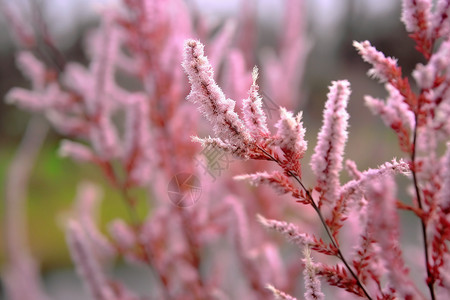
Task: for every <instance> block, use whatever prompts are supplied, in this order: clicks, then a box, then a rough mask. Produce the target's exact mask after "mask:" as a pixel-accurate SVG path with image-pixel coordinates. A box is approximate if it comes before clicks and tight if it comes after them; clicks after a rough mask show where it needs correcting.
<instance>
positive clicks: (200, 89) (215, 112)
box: [183, 40, 253, 153]
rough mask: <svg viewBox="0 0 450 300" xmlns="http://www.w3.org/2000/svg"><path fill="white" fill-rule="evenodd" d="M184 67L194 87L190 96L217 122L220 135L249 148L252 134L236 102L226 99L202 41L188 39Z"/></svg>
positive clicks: (211, 120)
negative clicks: (236, 107)
mask: <svg viewBox="0 0 450 300" xmlns="http://www.w3.org/2000/svg"><path fill="white" fill-rule="evenodd" d="M183 68H184V70H185V72H186V74H187V75H188V77H189V82H190V84H191V91H190V93H189V95H188V96H187V99H188V100H189V101H191V102H193V103H196V104H199V105H200V110H201V112H202V113H203V115H204V116H205V117H206V118H207V119H208V120H209V121H210V122H211V123H212V124H213V130H214V132H215V134H216V136H217V137H219V138H220V139H222V140H223V141H224V142H226V143H230V144H232V145H233V146H235V147H237V149H240V150H241V152H243V153H245V152H246V149H245V148H246V145H248V144H250V143H251V142H252V140H253V139H252V137H251V135H250V133H249V131H248V130H247V128H246V127H245V126H244V123H243V122H242V121H241V120H240V119H239V116H238V115H237V114H236V112H234V107H235V104H236V103H235V102H234V101H233V100H231V99H226V98H225V95H224V93H223V92H222V90H221V89H220V87H219V86H218V85H217V84H216V82H215V81H214V72H213V70H212V67H211V64H210V63H209V62H208V59H207V57H206V56H205V55H204V51H203V45H202V44H201V43H200V42H199V41H195V40H188V41H186V43H185V51H184V60H183Z"/></svg>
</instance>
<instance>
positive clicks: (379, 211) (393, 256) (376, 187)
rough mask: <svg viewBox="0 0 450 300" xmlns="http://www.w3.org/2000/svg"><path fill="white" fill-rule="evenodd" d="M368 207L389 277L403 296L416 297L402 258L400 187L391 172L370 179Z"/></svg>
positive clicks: (402, 297) (374, 233)
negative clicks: (400, 242) (396, 184)
mask: <svg viewBox="0 0 450 300" xmlns="http://www.w3.org/2000/svg"><path fill="white" fill-rule="evenodd" d="M366 185H367V192H366V195H367V200H368V203H369V207H368V209H369V210H370V212H371V214H370V215H371V217H370V218H369V220H368V222H369V223H368V225H367V226H368V228H370V229H369V230H370V231H371V232H373V236H374V239H375V241H376V242H377V243H378V244H379V246H380V247H381V249H383V251H381V252H380V256H381V258H382V259H383V261H384V263H385V266H386V267H387V268H386V270H387V272H388V274H387V276H388V280H389V281H390V284H391V285H392V286H393V287H394V288H395V290H396V291H397V293H398V296H400V298H401V299H415V295H419V294H420V293H418V291H417V289H416V287H415V285H414V283H413V282H412V281H411V279H410V278H409V275H408V274H409V270H408V268H407V267H406V265H405V262H404V261H403V258H402V251H401V248H400V244H399V236H400V233H399V217H398V214H397V208H396V195H395V194H396V189H395V183H394V180H393V178H392V177H391V176H383V177H381V178H377V179H376V180H372V181H370V182H367V184H366Z"/></svg>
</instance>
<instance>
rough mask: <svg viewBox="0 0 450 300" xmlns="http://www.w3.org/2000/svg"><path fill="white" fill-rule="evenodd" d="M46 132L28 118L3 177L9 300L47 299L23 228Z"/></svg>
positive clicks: (43, 125) (43, 126) (37, 121)
mask: <svg viewBox="0 0 450 300" xmlns="http://www.w3.org/2000/svg"><path fill="white" fill-rule="evenodd" d="M47 131H48V125H47V123H46V122H45V121H43V120H42V119H41V118H40V117H38V116H34V117H32V118H31V120H30V121H29V123H28V127H27V130H26V133H25V135H24V136H23V138H22V141H21V143H20V145H19V148H18V149H17V152H16V154H15V156H14V158H13V159H12V161H11V164H10V166H9V169H8V172H7V176H6V181H5V198H4V199H5V202H4V207H5V209H4V214H5V215H4V225H3V228H4V237H5V255H6V267H5V270H4V271H3V274H2V277H3V279H4V281H5V288H6V292H7V295H8V299H11V300H21V299H29V300H46V299H49V298H48V296H47V295H46V294H45V292H44V291H43V289H42V287H41V284H40V282H39V274H38V267H37V263H36V261H35V259H34V257H33V256H32V254H31V252H30V250H29V247H28V240H27V228H26V227H27V221H26V200H27V190H28V189H27V187H28V181H29V178H30V174H31V171H32V168H33V166H34V163H35V160H36V157H37V155H38V153H39V150H40V149H41V146H42V144H43V142H44V140H45V137H46V134H47Z"/></svg>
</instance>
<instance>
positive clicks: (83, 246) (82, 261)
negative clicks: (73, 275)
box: [67, 221, 116, 300]
mask: <svg viewBox="0 0 450 300" xmlns="http://www.w3.org/2000/svg"><path fill="white" fill-rule="evenodd" d="M67 243H68V245H69V249H70V253H71V255H72V259H73V261H74V262H75V266H76V268H77V271H78V272H79V274H80V276H81V278H83V280H84V283H85V284H86V285H87V286H88V288H89V290H90V292H91V294H92V296H93V298H94V299H95V300H114V299H116V297H114V293H113V290H112V289H111V288H110V287H109V286H108V282H107V279H106V277H105V275H104V274H103V271H102V270H101V267H100V265H99V263H98V261H97V259H96V258H95V255H94V253H93V252H92V249H91V245H90V244H89V241H88V238H87V236H86V234H85V232H84V230H83V228H82V227H81V225H80V224H79V223H78V222H76V221H70V222H69V224H68V226H67Z"/></svg>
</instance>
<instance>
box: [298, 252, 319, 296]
mask: <svg viewBox="0 0 450 300" xmlns="http://www.w3.org/2000/svg"><path fill="white" fill-rule="evenodd" d="M303 255H304V256H305V258H304V259H303V263H304V264H305V269H304V270H303V275H304V280H305V287H306V292H305V300H323V299H324V294H323V293H322V290H321V288H320V280H319V278H318V277H317V275H316V266H315V264H314V262H313V260H312V257H311V250H309V248H308V247H305V248H304V249H303Z"/></svg>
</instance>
